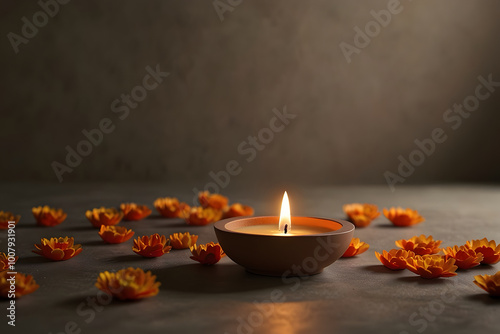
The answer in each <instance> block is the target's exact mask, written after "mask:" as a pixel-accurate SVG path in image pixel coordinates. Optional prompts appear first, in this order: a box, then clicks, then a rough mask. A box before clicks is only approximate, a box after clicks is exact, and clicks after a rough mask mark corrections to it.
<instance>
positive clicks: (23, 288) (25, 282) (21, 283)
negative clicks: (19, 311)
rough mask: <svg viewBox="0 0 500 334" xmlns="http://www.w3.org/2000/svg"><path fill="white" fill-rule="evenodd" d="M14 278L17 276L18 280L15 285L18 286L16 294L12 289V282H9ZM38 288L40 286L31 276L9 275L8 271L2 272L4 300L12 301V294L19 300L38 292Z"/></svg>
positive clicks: (0, 294) (0, 282)
mask: <svg viewBox="0 0 500 334" xmlns="http://www.w3.org/2000/svg"><path fill="white" fill-rule="evenodd" d="M13 276H15V279H16V282H15V283H14V284H15V286H16V288H15V292H14V291H12V290H11V289H10V288H11V285H10V281H8V279H10V278H12V277H13ZM38 288H39V285H38V284H36V282H35V280H34V279H33V276H31V275H25V274H21V273H16V274H8V271H7V270H5V271H2V272H0V296H2V297H4V298H9V299H10V298H11V297H10V296H9V295H10V294H11V293H12V292H14V294H15V296H16V298H19V297H21V296H24V295H27V294H30V293H32V292H34V291H36V290H37V289H38Z"/></svg>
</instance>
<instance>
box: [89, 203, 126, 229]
mask: <svg viewBox="0 0 500 334" xmlns="http://www.w3.org/2000/svg"><path fill="white" fill-rule="evenodd" d="M85 217H87V219H88V220H89V221H90V222H91V223H92V225H93V226H94V227H101V226H102V225H106V226H110V225H116V224H118V223H119V222H120V221H121V220H122V218H123V212H120V211H118V210H117V209H115V208H105V207H103V206H101V207H100V208H95V209H92V210H87V212H85Z"/></svg>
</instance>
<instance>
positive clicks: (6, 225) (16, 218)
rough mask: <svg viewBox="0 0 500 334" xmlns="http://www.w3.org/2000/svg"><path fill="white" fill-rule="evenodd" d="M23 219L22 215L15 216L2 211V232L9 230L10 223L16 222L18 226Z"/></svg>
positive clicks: (0, 220) (0, 223) (0, 224)
mask: <svg viewBox="0 0 500 334" xmlns="http://www.w3.org/2000/svg"><path fill="white" fill-rule="evenodd" d="M19 219H21V216H20V215H15V216H14V214H13V213H12V212H9V211H0V230H6V229H8V228H9V221H14V222H15V224H14V225H16V224H17V223H19Z"/></svg>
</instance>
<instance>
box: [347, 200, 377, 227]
mask: <svg viewBox="0 0 500 334" xmlns="http://www.w3.org/2000/svg"><path fill="white" fill-rule="evenodd" d="M342 208H343V209H344V212H345V214H346V215H347V216H348V217H349V219H350V220H351V221H352V222H353V224H354V225H356V227H366V226H368V225H370V223H371V222H372V220H374V219H375V218H377V217H378V216H379V215H380V212H379V211H378V207H377V206H376V205H374V204H366V203H365V204H361V203H351V204H346V205H344V206H343V207H342Z"/></svg>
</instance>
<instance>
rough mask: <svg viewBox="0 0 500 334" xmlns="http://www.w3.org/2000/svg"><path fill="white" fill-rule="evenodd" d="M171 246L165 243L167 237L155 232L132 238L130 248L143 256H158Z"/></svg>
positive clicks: (168, 250) (166, 251)
mask: <svg viewBox="0 0 500 334" xmlns="http://www.w3.org/2000/svg"><path fill="white" fill-rule="evenodd" d="M171 249H172V247H171V246H169V245H167V238H166V237H165V236H164V235H159V234H158V233H155V234H153V235H150V236H149V237H148V236H147V235H145V236H143V237H139V238H137V239H135V240H134V246H133V247H132V250H133V251H134V252H135V253H137V254H139V255H142V256H144V257H158V256H162V255H163V254H166V253H168V252H170V250H171Z"/></svg>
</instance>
